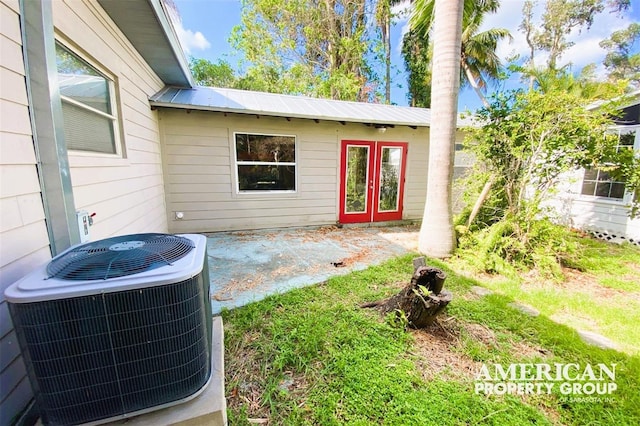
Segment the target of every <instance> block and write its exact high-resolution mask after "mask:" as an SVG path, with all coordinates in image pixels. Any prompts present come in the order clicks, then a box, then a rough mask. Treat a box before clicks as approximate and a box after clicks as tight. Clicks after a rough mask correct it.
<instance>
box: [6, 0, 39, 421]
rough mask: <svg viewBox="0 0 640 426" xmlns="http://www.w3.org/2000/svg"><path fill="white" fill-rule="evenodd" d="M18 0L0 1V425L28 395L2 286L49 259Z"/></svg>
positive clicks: (27, 385)
mask: <svg viewBox="0 0 640 426" xmlns="http://www.w3.org/2000/svg"><path fill="white" fill-rule="evenodd" d="M18 13H19V11H18V3H17V1H6V0H0V124H1V127H0V389H1V390H2V392H0V424H2V425H6V424H9V423H10V422H11V419H12V418H14V416H16V415H17V414H18V413H20V411H22V410H23V409H24V408H25V406H26V405H27V403H28V402H29V400H30V399H31V398H32V393H31V387H30V385H29V381H28V380H27V378H26V376H25V374H26V373H25V366H24V362H23V360H22V357H21V356H20V349H19V347H18V342H17V339H16V335H15V332H14V331H13V329H12V325H11V319H10V316H9V309H8V305H7V302H6V301H5V299H4V290H5V289H6V288H7V287H8V286H10V285H11V284H12V283H14V282H15V281H17V280H18V279H20V278H22V277H23V276H24V275H25V274H27V273H28V272H29V271H31V270H32V269H33V267H34V266H38V265H41V264H43V263H45V262H46V261H48V260H49V259H50V258H51V253H50V250H49V240H48V236H47V230H46V226H45V222H44V208H43V206H42V197H41V195H40V184H39V181H38V175H37V171H36V165H35V163H36V160H35V158H36V157H35V150H34V147H33V138H32V134H31V122H30V118H29V107H28V102H27V91H26V83H25V76H24V63H23V60H22V44H21V43H22V40H21V34H20V19H19V15H18Z"/></svg>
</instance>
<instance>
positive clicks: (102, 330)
mask: <svg viewBox="0 0 640 426" xmlns="http://www.w3.org/2000/svg"><path fill="white" fill-rule="evenodd" d="M5 297H6V299H7V301H8V302H9V309H10V312H11V317H12V319H13V324H14V327H15V329H16V333H17V336H18V340H19V343H20V347H21V349H22V354H23V357H24V361H25V365H26V366H27V374H28V376H29V380H30V381H31V385H32V388H33V391H34V394H35V399H36V403H37V405H38V408H39V410H40V415H41V419H42V421H43V423H44V424H61V425H75V424H83V423H91V424H99V423H105V422H107V421H111V420H117V419H122V418H127V417H132V416H135V415H138V414H142V413H146V412H149V411H153V410H156V409H160V408H164V407H167V406H170V405H174V404H178V403H181V402H185V401H188V400H189V399H192V398H193V397H195V396H197V395H198V394H199V393H200V392H202V390H204V388H205V387H206V385H207V384H208V381H209V378H210V376H211V304H210V300H209V276H208V268H207V256H206V238H205V237H204V236H202V235H191V234H190V235H166V234H136V235H126V236H120V237H114V238H108V239H105V240H100V241H96V242H91V243H87V244H83V245H79V246H75V247H72V248H70V249H69V250H67V251H65V252H63V253H61V254H60V255H59V256H56V257H55V258H54V259H52V260H51V262H50V263H49V264H48V265H47V266H46V267H42V268H40V269H38V270H36V271H33V272H32V273H31V274H29V275H27V276H25V277H24V278H23V279H21V280H20V281H18V282H16V283H14V284H13V285H12V286H11V287H9V288H8V289H7V290H6V291H5Z"/></svg>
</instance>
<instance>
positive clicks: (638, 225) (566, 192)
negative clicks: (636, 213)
mask: <svg viewBox="0 0 640 426" xmlns="http://www.w3.org/2000/svg"><path fill="white" fill-rule="evenodd" d="M583 176H584V171H582V170H578V171H573V172H569V173H565V174H564V175H563V176H562V177H561V179H560V182H559V184H558V186H557V189H558V194H559V195H557V196H556V197H554V198H552V199H551V200H549V201H548V202H546V203H545V206H546V207H548V208H549V209H550V211H552V212H553V213H552V215H551V216H552V218H553V219H554V220H556V221H557V222H559V223H562V224H564V225H568V226H572V227H575V228H579V229H584V230H594V231H606V232H608V233H610V234H614V235H617V236H619V237H625V238H628V239H633V240H635V241H640V218H637V219H630V218H629V207H627V206H626V205H625V203H623V202H622V201H616V200H608V199H605V198H598V197H590V196H585V195H581V194H580V192H581V190H582V178H583Z"/></svg>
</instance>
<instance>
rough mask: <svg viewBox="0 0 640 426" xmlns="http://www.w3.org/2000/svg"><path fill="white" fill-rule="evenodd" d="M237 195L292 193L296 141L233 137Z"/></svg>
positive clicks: (279, 137)
mask: <svg viewBox="0 0 640 426" xmlns="http://www.w3.org/2000/svg"><path fill="white" fill-rule="evenodd" d="M235 154H236V170H237V177H238V182H237V185H238V186H237V189H238V192H268V191H279V192H295V191H296V138H295V136H286V135H262V134H251V133H236V134H235Z"/></svg>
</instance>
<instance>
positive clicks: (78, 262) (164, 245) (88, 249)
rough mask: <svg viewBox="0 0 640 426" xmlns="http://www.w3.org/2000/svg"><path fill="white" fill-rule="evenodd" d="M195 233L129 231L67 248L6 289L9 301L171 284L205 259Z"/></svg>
mask: <svg viewBox="0 0 640 426" xmlns="http://www.w3.org/2000/svg"><path fill="white" fill-rule="evenodd" d="M206 251H207V239H206V237H205V236H204V235H199V234H182V235H168V234H133V235H125V236H119V237H112V238H107V239H104V240H99V241H95V242H89V243H86V244H81V245H77V246H73V247H70V248H69V249H67V250H65V251H64V252H62V253H60V254H59V255H58V256H56V257H54V258H53V259H52V260H51V262H50V263H49V264H47V265H43V266H40V267H38V268H36V269H35V270H34V271H33V272H31V273H29V274H28V275H26V276H24V277H23V278H22V279H20V280H18V281H16V282H15V283H13V284H12V285H11V286H9V287H8V288H7V289H6V290H5V293H4V294H5V298H6V299H7V301H9V302H11V303H31V302H40V301H46V300H52V299H67V298H71V297H80V296H90V295H97V294H102V293H112V292H116V291H125V290H134V289H143V288H148V287H155V286H161V285H165V284H172V283H177V282H181V281H184V280H187V279H190V278H192V277H194V276H196V275H198V274H199V273H200V272H201V271H202V268H203V266H204V263H203V262H206V261H207V258H206Z"/></svg>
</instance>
